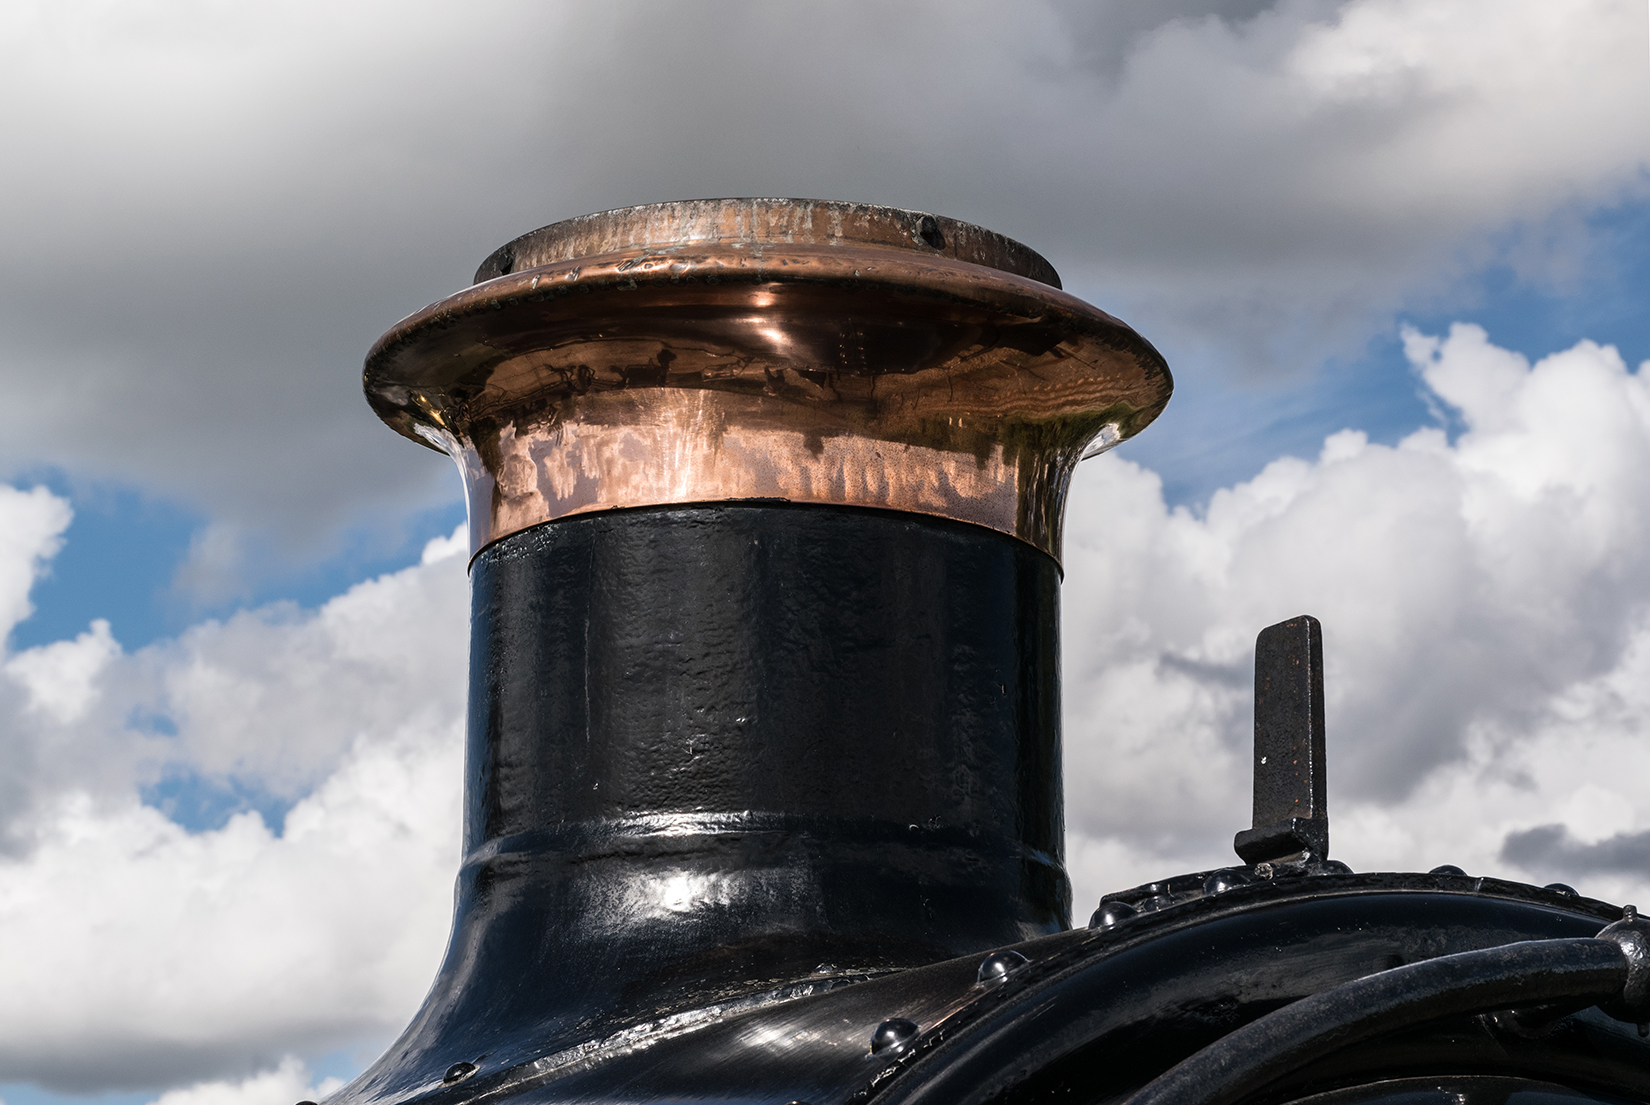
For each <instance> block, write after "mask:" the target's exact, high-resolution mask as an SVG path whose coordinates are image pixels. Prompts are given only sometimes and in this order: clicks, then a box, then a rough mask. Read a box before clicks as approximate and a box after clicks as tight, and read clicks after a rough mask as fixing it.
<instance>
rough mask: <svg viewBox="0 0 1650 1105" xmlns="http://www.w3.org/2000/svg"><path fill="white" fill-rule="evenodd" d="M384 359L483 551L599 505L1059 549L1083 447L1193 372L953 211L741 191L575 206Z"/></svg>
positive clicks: (407, 330)
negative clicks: (789, 516) (998, 535)
mask: <svg viewBox="0 0 1650 1105" xmlns="http://www.w3.org/2000/svg"><path fill="white" fill-rule="evenodd" d="M476 279H477V280H478V281H479V283H477V284H475V285H474V286H473V287H470V288H468V289H466V290H464V291H462V292H459V293H458V294H456V295H453V296H449V297H448V298H446V299H444V300H442V301H441V302H439V303H435V304H432V305H431V306H429V307H426V308H424V309H423V310H422V311H419V312H418V313H416V314H413V315H411V316H409V317H407V318H406V319H403V320H402V321H401V322H399V323H397V324H396V325H395V326H394V327H393V328H392V329H391V330H390V331H389V332H388V333H387V334H385V335H384V336H383V337H382V338H380V339H379V341H378V343H377V344H376V345H375V346H374V347H373V349H372V351H371V353H369V354H368V356H367V364H366V374H365V387H366V393H367V399H368V401H369V402H370V403H371V404H372V407H373V409H374V410H375V411H376V412H377V413H378V415H379V417H381V418H383V419H384V421H385V422H387V423H389V425H390V426H392V427H393V428H395V429H396V430H398V431H400V432H401V433H403V434H405V435H406V436H408V437H411V438H413V439H414V440H417V441H420V442H422V443H424V444H426V445H429V446H431V447H432V448H436V449H439V450H441V451H443V452H446V453H448V454H450V455H451V456H452V457H453V459H454V460H456V461H457V462H458V465H459V468H460V470H461V471H462V472H463V474H464V479H465V486H466V490H467V493H468V497H469V517H470V545H471V552H472V553H474V552H478V551H480V550H481V549H482V548H483V547H484V546H486V545H487V544H488V543H490V542H492V541H495V540H497V539H499V538H501V537H506V536H508V535H510V534H512V533H515V532H518V531H520V530H523V529H526V528H527V527H529V526H533V525H537V524H539V523H541V522H548V521H551V520H554V519H556V518H563V517H567V516H570V515H575V514H583V513H588V512H590V511H598V510H609V509H614V508H621V507H640V506H659V505H667V504H681V503H690V502H713V501H725V500H753V499H754V500H787V501H792V502H807V503H827V504H836V505H844V506H859V507H880V508H886V509H892V510H904V511H913V512H918V513H923V514H933V515H939V516H942V517H946V518H954V519H958V520H960V521H965V522H973V523H977V524H979V525H982V526H989V527H990V528H992V529H995V530H1000V531H1002V532H1004V533H1009V534H1013V535H1014V536H1016V537H1019V538H1021V539H1023V540H1025V541H1028V542H1030V543H1031V544H1033V545H1035V546H1037V547H1038V548H1040V549H1042V550H1044V551H1045V552H1048V553H1050V554H1051V555H1054V556H1056V557H1058V556H1059V552H1060V526H1061V514H1062V510H1063V505H1064V498H1065V492H1066V487H1067V484H1068V483H1069V481H1070V478H1071V473H1072V469H1073V468H1074V467H1075V465H1076V463H1077V461H1078V460H1079V458H1081V457H1082V456H1084V455H1085V454H1091V453H1092V452H1095V451H1098V450H1100V449H1104V448H1109V447H1110V446H1112V445H1114V444H1116V443H1117V442H1119V441H1122V440H1124V439H1125V438H1128V437H1130V436H1132V435H1133V434H1135V433H1137V432H1138V431H1139V430H1141V429H1142V428H1143V427H1144V426H1146V424H1147V423H1149V422H1151V420H1152V419H1153V418H1155V417H1157V415H1158V413H1159V412H1160V411H1162V409H1163V406H1164V404H1165V403H1167V402H1168V399H1169V394H1170V392H1171V390H1172V388H1173V382H1172V380H1171V378H1170V376H1169V370H1168V366H1167V365H1166V364H1165V363H1164V361H1163V358H1162V357H1161V356H1160V355H1159V354H1158V353H1157V351H1156V350H1155V349H1153V348H1152V347H1151V345H1150V344H1149V343H1147V342H1146V341H1145V339H1143V338H1141V337H1140V336H1139V335H1138V334H1136V333H1135V332H1134V331H1133V330H1132V329H1130V328H1129V327H1128V326H1126V325H1125V324H1123V323H1122V322H1119V321H1118V320H1117V319H1115V318H1113V317H1111V316H1110V315H1108V314H1106V313H1105V312H1104V311H1101V310H1099V309H1098V308H1095V307H1092V306H1090V305H1089V304H1087V303H1084V302H1083V301H1082V300H1079V299H1077V298H1075V297H1073V296H1070V295H1067V294H1065V293H1064V292H1062V291H1060V290H1059V278H1058V277H1057V276H1056V275H1055V273H1054V270H1053V268H1052V267H1050V266H1049V264H1048V262H1047V261H1045V260H1043V258H1042V257H1040V256H1039V255H1037V254H1036V253H1034V252H1033V251H1032V250H1030V249H1027V248H1026V247H1025V246H1022V245H1020V244H1019V243H1017V242H1013V241H1011V240H1009V239H1007V238H1004V237H1002V236H1001V235H998V234H994V233H992V232H991V231H988V230H983V229H981V228H979V227H976V226H971V225H969V224H967V223H962V222H957V221H955V220H951V219H945V218H940V217H937V216H933V215H925V214H922V213H920V212H913V211H902V210H898V209H895V208H888V207H873V206H868V205H864V204H850V203H829V202H821V201H816V200H787V199H725V200H696V201H691V202H685V203H665V204H651V205H648V206H644V207H631V208H624V209H621V210H617V211H608V212H602V213H600V214H595V215H586V216H583V217H582V218H577V219H570V220H568V221H566V222H560V223H555V224H553V225H551V226H547V227H544V228H543V229H541V230H536V231H534V232H532V233H531V234H526V235H523V236H522V237H520V238H518V239H516V240H515V241H513V242H511V243H509V244H508V245H506V246H503V247H501V248H500V249H499V250H497V251H495V252H494V253H493V254H492V255H491V256H490V257H489V258H488V259H487V261H486V262H485V263H484V264H483V265H482V267H481V269H480V271H479V272H478V273H477V274H476Z"/></svg>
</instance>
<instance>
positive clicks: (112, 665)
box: [0, 495, 468, 1105]
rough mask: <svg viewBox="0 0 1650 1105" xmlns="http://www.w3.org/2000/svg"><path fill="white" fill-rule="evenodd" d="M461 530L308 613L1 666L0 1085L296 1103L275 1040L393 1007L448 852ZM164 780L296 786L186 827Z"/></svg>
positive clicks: (363, 1026)
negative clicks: (165, 1091)
mask: <svg viewBox="0 0 1650 1105" xmlns="http://www.w3.org/2000/svg"><path fill="white" fill-rule="evenodd" d="M45 498H49V496H48V497H45ZM41 503H42V497H41V496H39V495H35V496H24V495H12V496H0V533H4V532H7V531H8V529H9V523H11V522H12V521H13V518H14V517H16V518H18V519H21V520H27V518H28V517H30V516H31V512H32V515H42V514H45V515H50V511H47V510H44V509H43V508H42V506H41ZM43 528H47V529H49V527H43ZM48 541H49V536H48V537H47V538H42V539H40V540H39V541H37V542H36V546H35V548H36V549H38V548H39V547H41V546H42V544H43V543H45V542H48ZM462 549H463V540H462V537H461V536H460V535H454V536H453V537H451V538H442V539H439V540H437V541H432V542H430V545H429V547H428V549H427V550H426V555H425V557H424V558H423V560H422V562H421V563H419V564H417V565H414V566H412V567H410V568H407V569H405V570H403V571H400V572H396V573H391V574H389V575H386V576H383V577H380V578H378V579H376V580H371V581H368V582H366V583H363V584H360V585H358V586H356V587H354V588H351V589H350V590H349V591H348V592H347V593H345V594H343V595H340V596H338V597H337V598H335V599H333V600H332V601H330V602H328V603H327V604H325V605H324V606H323V607H322V608H321V609H319V610H317V611H313V612H303V611H299V610H296V609H292V608H288V607H280V606H277V607H271V608H266V609H263V610H258V611H250V612H245V613H242V614H239V615H237V616H235V617H234V618H231V619H229V620H228V621H225V622H221V623H220V622H206V623H203V624H201V625H198V626H195V627H194V628H192V629H191V630H189V631H188V632H187V633H185V634H184V635H182V636H181V637H179V638H178V639H177V640H174V641H166V642H161V643H158V644H156V645H153V646H150V647H148V648H145V649H142V650H140V651H138V652H136V653H134V654H126V653H124V652H123V651H122V650H121V649H120V647H119V645H118V644H117V643H116V642H114V641H113V640H112V638H111V637H110V634H109V628H108V625H107V624H106V623H103V622H97V623H94V625H93V627H92V629H91V630H90V631H89V632H88V633H86V634H84V635H82V636H80V637H79V638H77V639H75V640H72V641H63V642H57V643H54V644H49V645H45V646H41V647H38V648H34V649H29V650H26V651H23V652H21V653H17V654H14V655H12V656H10V657H7V658H5V659H4V663H3V664H0V672H3V673H4V675H3V676H0V761H5V762H6V767H7V769H6V770H4V771H0V779H4V780H5V786H6V787H7V788H9V791H10V793H8V794H4V795H0V798H4V799H6V800H5V801H3V802H0V809H4V810H5V811H6V821H5V824H4V826H3V829H4V836H3V837H0V840H3V841H4V843H5V845H6V847H5V849H4V850H3V851H0V976H4V977H5V978H6V987H5V989H4V992H3V993H0V1081H36V1082H39V1083H40V1084H42V1085H45V1086H48V1087H51V1088H54V1089H59V1090H63V1091H71V1092H91V1091H96V1090H104V1089H112V1088H120V1089H133V1088H144V1087H154V1088H162V1087H166V1086H169V1085H177V1084H178V1083H180V1082H183V1083H188V1082H194V1081H197V1080H200V1079H208V1080H210V1079H221V1078H224V1077H229V1078H231V1079H233V1078H235V1077H238V1076H242V1075H244V1074H246V1072H249V1071H258V1070H260V1069H263V1070H265V1073H264V1074H260V1075H256V1076H254V1077H249V1078H248V1080H246V1081H243V1082H240V1083H237V1084H236V1085H235V1086H233V1087H229V1088H224V1087H219V1086H216V1085H212V1086H205V1087H196V1088H194V1089H191V1090H188V1091H186V1092H180V1093H178V1094H169V1095H167V1096H165V1097H163V1098H162V1101H163V1102H165V1103H167V1105H172V1103H173V1102H174V1101H175V1102H177V1103H183V1102H188V1101H194V1100H208V1099H210V1100H213V1101H218V1100H231V1101H239V1100H245V1101H247V1102H253V1101H263V1100H265V1099H269V1100H274V1099H276V1098H281V1099H282V1100H283V1101H284V1103H285V1105H290V1102H291V1101H293V1100H297V1096H294V1093H296V1091H295V1090H294V1089H293V1087H302V1086H306V1085H307V1084H308V1083H307V1082H306V1081H304V1079H305V1078H307V1075H304V1074H303V1072H302V1069H301V1068H300V1067H297V1066H294V1065H293V1063H291V1062H285V1063H284V1064H283V1063H282V1062H281V1060H282V1056H283V1055H291V1054H317V1053H320V1052H324V1051H331V1050H336V1049H337V1048H339V1047H344V1046H350V1045H351V1044H361V1043H362V1042H363V1041H366V1046H373V1045H381V1044H382V1043H383V1042H384V1041H385V1040H387V1038H388V1037H389V1036H390V1035H391V1034H393V1033H394V1032H395V1031H397V1030H399V1029H400V1028H401V1027H402V1026H403V1025H404V1024H405V1022H406V1021H407V1020H408V1019H409V1018H410V1016H411V1014H412V1012H413V1010H414V1009H415V1008H416V1006H417V1002H418V1000H419V998H420V996H421V995H422V994H423V993H424V991H425V989H426V988H427V987H428V985H429V981H430V979H431V978H432V977H433V976H434V972H435V969H436V966H437V963H438V961H439V957H440V952H441V946H442V938H443V936H444V934H445V933H446V931H447V927H448V922H449V912H450V909H451V896H450V890H449V888H450V886H451V880H452V878H453V875H454V872H455V871H456V867H457V860H458V847H459V844H458V840H459V810H458V803H459V790H460V785H461V756H462V752H461V749H462V724H463V723H462V715H463V695H464V679H465V661H466V659H467V652H468V649H467V641H466V626H467V606H468V603H467V587H466V580H465V575H464V559H463V557H462V555H458V554H459V553H461V551H462ZM33 553H34V550H31V549H30V548H28V547H27V546H23V545H19V546H18V547H16V548H14V549H13V550H12V553H11V554H12V557H13V559H14V560H15V561H16V562H17V563H5V562H4V561H0V573H4V572H7V571H16V570H17V569H18V564H19V563H20V564H22V565H23V566H24V568H25V569H27V566H28V565H29V564H30V563H31V558H32V557H33ZM36 560H37V558H36ZM7 677H9V678H7ZM11 765H18V768H17V769H15V770H14V769H12V766H11ZM25 766H26V770H25V769H23V768H24V767H25ZM177 773H183V774H185V775H186V776H187V777H188V778H189V779H190V780H191V781H192V783H193V785H194V786H196V787H197V788H210V787H212V786H232V787H237V788H242V789H245V790H249V791H253V792H259V793H266V794H276V795H282V796H286V798H287V800H288V802H289V803H290V807H289V808H288V809H287V810H286V812H285V815H284V817H283V818H279V819H278V820H277V821H276V822H275V823H266V821H265V819H264V817H263V816H262V815H261V814H260V813H259V812H257V811H256V810H252V809H247V810H243V811H242V812H239V813H235V814H233V816H230V817H228V819H227V821H226V822H224V823H222V824H221V825H218V826H215V827H212V826H208V827H203V826H198V825H197V826H194V827H193V828H188V827H185V826H184V825H182V824H179V823H177V822H176V821H173V820H169V819H168V817H167V816H166V815H165V814H164V813H162V811H161V810H159V809H157V808H155V806H153V805H145V804H143V803H142V802H141V801H140V794H141V793H143V790H144V787H145V784H149V783H153V782H155V781H156V780H159V779H162V778H165V777H168V776H170V775H175V774H177ZM220 1090H222V1094H223V1096H214V1095H217V1094H219V1091H220ZM233 1094H239V1095H240V1096H239V1097H235V1096H233ZM190 1095H193V1096H190ZM282 1095H284V1097H283V1096H282ZM298 1096H302V1094H298Z"/></svg>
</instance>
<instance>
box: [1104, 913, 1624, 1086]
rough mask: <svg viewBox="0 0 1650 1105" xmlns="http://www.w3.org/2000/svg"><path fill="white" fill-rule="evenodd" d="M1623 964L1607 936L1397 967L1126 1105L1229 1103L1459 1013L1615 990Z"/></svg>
mask: <svg viewBox="0 0 1650 1105" xmlns="http://www.w3.org/2000/svg"><path fill="white" fill-rule="evenodd" d="M1629 967H1630V962H1629V959H1628V957H1627V955H1626V954H1624V953H1623V951H1622V947H1621V945H1620V944H1618V943H1616V942H1615V941H1613V940H1599V939H1559V940H1527V941H1522V942H1520V943H1517V944H1506V945H1503V946H1501V947H1498V948H1485V949H1483V950H1482V951H1471V952H1458V953H1456V954H1455V955H1445V956H1440V957H1438V958H1437V959H1428V960H1426V961H1424V962H1421V963H1411V964H1409V965H1407V966H1403V967H1394V968H1393V969H1391V970H1389V971H1381V972H1380V973H1378V974H1373V975H1370V976H1368V977H1367V978H1360V979H1357V980H1356V981H1353V982H1348V983H1344V984H1343V985H1340V986H1337V987H1335V988H1334V989H1332V990H1325V991H1324V992H1322V993H1319V994H1313V995H1312V996H1311V997H1306V998H1302V999H1301V1000H1299V1001H1297V1002H1294V1003H1293V1004H1290V1005H1286V1006H1284V1007H1283V1008H1282V1009H1279V1010H1277V1011H1276V1012H1274V1013H1269V1014H1267V1015H1266V1016H1264V1017H1262V1018H1260V1019H1259V1020H1256V1021H1251V1022H1250V1023H1248V1024H1246V1025H1244V1026H1243V1027H1242V1028H1239V1029H1237V1030H1236V1031H1234V1032H1231V1033H1229V1034H1227V1035H1226V1036H1223V1037H1221V1038H1220V1039H1219V1040H1217V1041H1215V1042H1214V1043H1212V1044H1210V1045H1209V1046H1208V1047H1206V1048H1204V1049H1203V1050H1202V1051H1199V1052H1197V1053H1196V1054H1195V1055H1192V1056H1191V1057H1190V1058H1188V1059H1185V1060H1184V1061H1182V1062H1180V1063H1179V1064H1177V1065H1175V1066H1174V1067H1171V1068H1170V1069H1169V1070H1168V1071H1166V1072H1164V1073H1163V1074H1162V1075H1160V1076H1159V1077H1157V1078H1156V1079H1154V1080H1152V1081H1151V1082H1150V1083H1148V1084H1147V1085H1146V1086H1145V1087H1144V1088H1142V1089H1141V1090H1140V1091H1139V1092H1138V1093H1136V1094H1135V1095H1134V1096H1133V1097H1131V1098H1129V1103H1128V1105H1233V1103H1234V1102H1237V1101H1240V1100H1242V1099H1243V1098H1245V1097H1247V1096H1248V1095H1250V1094H1252V1093H1255V1092H1256V1091H1258V1090H1260V1089H1261V1088H1263V1087H1264V1086H1266V1085H1268V1084H1269V1083H1272V1082H1275V1081H1277V1080H1278V1079H1280V1078H1283V1077H1286V1076H1287V1075H1289V1074H1292V1073H1293V1072H1295V1071H1297V1070H1300V1069H1301V1068H1302V1067H1304V1066H1306V1065H1307V1064H1308V1063H1311V1062H1313V1061H1314V1060H1317V1059H1321V1058H1323V1057H1324V1056H1326V1055H1330V1054H1333V1053H1334V1052H1336V1051H1340V1050H1342V1049H1343V1048H1348V1047H1351V1046H1353V1045H1354V1044H1357V1043H1360V1042H1362V1041H1364V1040H1367V1039H1370V1038H1371V1037H1374V1036H1379V1035H1383V1034H1385V1033H1388V1032H1396V1031H1398V1030H1399V1029H1402V1028H1409V1027H1412V1026H1414V1025H1419V1024H1426V1023H1428V1022H1431V1021H1436V1020H1441V1019H1442V1018H1444V1017H1450V1016H1458V1015H1461V1014H1465V1013H1488V1012H1493V1011H1495V1010H1500V1009H1508V1008H1511V1007H1513V1006H1529V1005H1540V1004H1545V1003H1548V1002H1560V1001H1566V1000H1579V1001H1580V1003H1581V1004H1582V1005H1589V1004H1593V1003H1595V1002H1600V1001H1607V1000H1608V999H1610V998H1612V997H1614V996H1616V995H1618V994H1620V993H1621V990H1622V987H1623V986H1624V985H1625V984H1626V982H1627V976H1628V970H1629Z"/></svg>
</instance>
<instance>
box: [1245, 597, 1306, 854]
mask: <svg viewBox="0 0 1650 1105" xmlns="http://www.w3.org/2000/svg"><path fill="white" fill-rule="evenodd" d="M1234 847H1235V848H1236V850H1237V854H1238V856H1239V857H1240V858H1241V859H1242V860H1243V861H1244V862H1245V863H1265V862H1268V861H1277V860H1282V859H1286V858H1289V857H1293V856H1301V855H1304V856H1305V857H1306V858H1308V859H1318V860H1321V859H1326V858H1328V856H1329V807H1328V785H1327V772H1326V764H1325V758H1324V721H1323V627H1322V626H1321V625H1319V624H1318V619H1316V618H1314V617H1312V616H1311V615H1310V614H1302V615H1300V616H1299V617H1296V618H1290V619H1289V620H1288V621H1285V622H1279V623H1278V624H1277V625H1272V626H1268V627H1266V628H1265V629H1263V630H1261V632H1260V635H1259V636H1258V637H1257V638H1256V639H1255V816H1254V823H1253V828H1250V829H1246V830H1244V831H1243V832H1240V833H1238V834H1237V838H1236V840H1235V841H1234Z"/></svg>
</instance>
